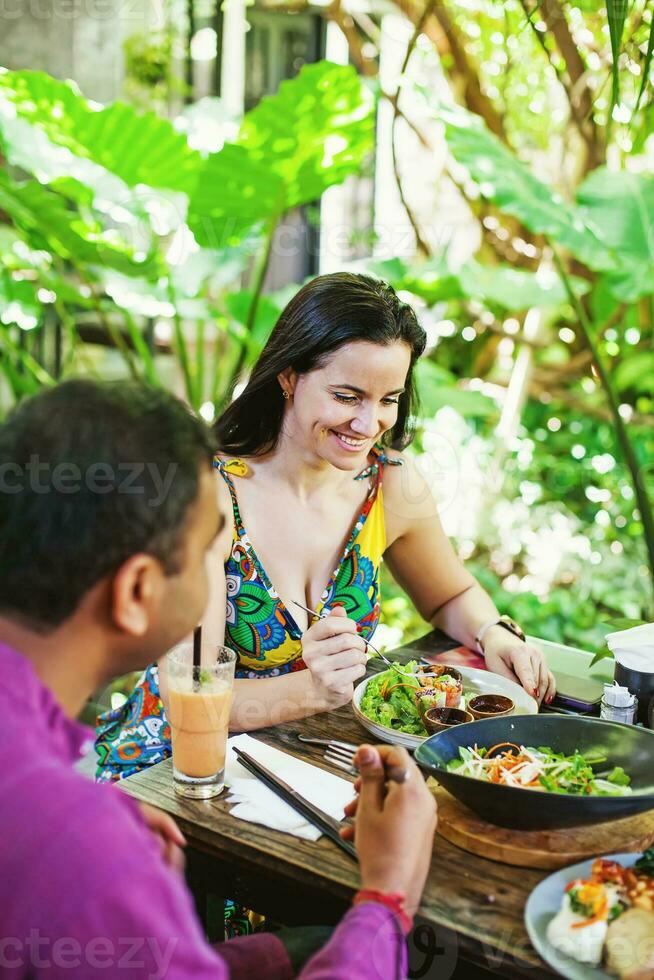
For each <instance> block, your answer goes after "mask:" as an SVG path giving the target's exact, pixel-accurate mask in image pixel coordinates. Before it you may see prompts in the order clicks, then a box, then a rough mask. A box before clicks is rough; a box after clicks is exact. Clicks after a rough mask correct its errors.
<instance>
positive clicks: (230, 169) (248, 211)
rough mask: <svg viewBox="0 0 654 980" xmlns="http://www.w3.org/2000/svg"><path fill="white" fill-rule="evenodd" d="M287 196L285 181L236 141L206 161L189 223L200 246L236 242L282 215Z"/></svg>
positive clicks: (214, 247)
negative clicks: (264, 223) (266, 220)
mask: <svg viewBox="0 0 654 980" xmlns="http://www.w3.org/2000/svg"><path fill="white" fill-rule="evenodd" d="M285 201H286V196H285V192H284V185H283V182H282V180H281V179H280V178H279V177H277V176H276V175H275V174H273V173H271V172H270V170H269V169H268V168H267V167H265V166H264V165H263V164H261V163H259V162H257V161H256V160H254V159H253V158H252V157H251V156H250V154H249V153H248V152H247V150H246V149H245V148H244V147H242V146H237V145H235V144H233V143H228V144H226V145H225V146H224V147H223V149H222V150H221V151H220V152H219V153H213V154H212V155H211V156H210V157H209V159H208V160H207V161H206V163H205V165H204V167H203V169H202V171H201V172H200V179H199V181H198V184H197V187H196V189H195V192H194V194H193V196H192V197H191V200H190V202H189V212H188V223H189V226H190V228H191V231H192V232H193V234H194V235H195V238H196V240H197V241H198V243H199V244H200V245H203V246H204V247H206V248H211V249H222V248H225V247H226V246H228V245H236V244H237V243H238V242H240V241H241V239H242V238H243V236H244V235H245V233H246V232H248V231H249V230H250V229H251V228H256V227H257V226H258V225H260V224H261V222H263V221H265V219H268V220H270V219H271V218H272V217H273V216H277V215H281V214H282V213H283V212H284V210H285Z"/></svg>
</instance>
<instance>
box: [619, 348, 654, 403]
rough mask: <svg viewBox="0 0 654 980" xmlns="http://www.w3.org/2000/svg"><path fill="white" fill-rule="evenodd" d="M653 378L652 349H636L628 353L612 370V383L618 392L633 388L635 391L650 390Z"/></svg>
mask: <svg viewBox="0 0 654 980" xmlns="http://www.w3.org/2000/svg"><path fill="white" fill-rule="evenodd" d="M653 378H654V351H636V352H635V353H633V354H630V355H629V357H627V358H626V359H625V360H624V361H622V363H621V364H618V366H617V368H616V369H615V371H614V372H613V383H614V384H615V387H616V388H617V390H618V391H619V392H624V391H628V390H629V389H633V390H634V391H635V392H637V393H643V394H647V393H648V392H651V391H652V379H653Z"/></svg>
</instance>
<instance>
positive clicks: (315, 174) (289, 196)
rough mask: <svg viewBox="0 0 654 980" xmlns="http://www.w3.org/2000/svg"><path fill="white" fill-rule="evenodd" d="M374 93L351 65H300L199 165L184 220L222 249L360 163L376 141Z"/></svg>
mask: <svg viewBox="0 0 654 980" xmlns="http://www.w3.org/2000/svg"><path fill="white" fill-rule="evenodd" d="M373 134H374V113H373V104H372V99H371V98H370V96H369V95H368V92H367V90H366V89H365V87H364V86H363V84H362V82H361V80H360V78H359V77H358V76H357V74H356V72H355V70H354V69H353V68H351V67H346V66H345V67H344V66H342V65H334V64H331V63H330V62H327V61H321V62H318V63H316V64H313V65H305V67H304V68H303V69H302V70H301V72H300V73H299V75H298V76H297V77H296V78H294V79H292V80H290V81H286V82H282V84H281V85H280V88H279V91H278V93H277V94H276V95H274V96H269V97H267V98H264V99H262V100H261V102H260V103H259V104H258V105H257V106H256V107H255V108H254V109H253V110H252V111H251V112H249V113H248V114H247V115H246V116H245V119H244V120H243V124H242V126H241V130H240V132H239V135H238V138H237V140H236V143H234V144H227V145H225V146H224V147H223V149H222V150H221V151H220V152H219V153H215V154H212V155H211V156H210V157H209V158H208V160H207V161H206V162H205V164H204V166H203V167H202V169H201V172H200V176H199V180H198V184H197V187H196V190H195V192H194V194H193V195H192V197H191V201H190V205H189V216H188V221H189V224H190V226H191V229H192V230H193V233H194V235H195V237H196V238H197V240H198V242H199V243H200V244H201V245H205V246H208V247H211V248H220V247H222V246H224V245H225V244H229V243H230V242H234V241H237V240H238V239H239V238H240V237H242V235H243V234H244V233H245V232H246V231H248V230H249V229H250V228H253V227H256V226H257V225H259V224H261V223H263V224H265V225H270V224H271V223H274V222H275V221H276V220H277V219H278V218H279V217H281V215H282V214H283V213H284V212H285V211H287V210H288V209H289V208H292V207H296V206H298V205H300V204H306V203H308V202H310V201H313V200H315V199H316V198H318V197H320V195H321V194H322V193H323V191H325V190H326V189H327V188H328V187H330V186H331V185H332V184H337V183H339V182H341V181H342V180H344V179H345V177H347V176H348V175H349V174H351V173H356V172H358V171H359V170H360V168H361V166H362V163H363V161H364V159H365V157H366V155H367V154H368V153H369V152H370V150H371V149H372V146H373Z"/></svg>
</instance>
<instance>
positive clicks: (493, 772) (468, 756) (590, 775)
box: [447, 742, 631, 796]
mask: <svg viewBox="0 0 654 980" xmlns="http://www.w3.org/2000/svg"><path fill="white" fill-rule="evenodd" d="M605 761H606V759H600V758H597V759H595V758H592V759H591V758H589V757H587V756H583V755H582V754H581V753H580V752H575V753H574V754H573V755H563V754H562V753H559V752H554V751H553V749H550V748H545V747H541V748H538V749H535V748H530V747H528V746H525V745H516V744H514V743H513V742H500V743H498V744H497V745H493V746H491V747H490V748H478V746H477V745H473V746H470V747H469V748H464V747H461V748H460V749H459V758H458V759H452V760H451V762H449V763H448V765H447V768H448V770H449V771H450V772H457V773H458V774H459V775H461V776H470V777H471V778H473V779H482V780H484V781H485V782H489V783H498V784H499V785H501V786H514V787H516V788H518V789H535V790H540V791H545V792H549V793H571V794H573V795H576V796H582V795H583V796H586V795H587V796H625V795H627V794H629V793H631V788H630V786H629V783H630V782H631V779H630V777H629V776H628V775H627V773H625V771H624V769H622V768H621V767H620V766H617V767H615V768H614V769H612V770H611V771H610V772H595V771H594V770H593V768H592V767H593V766H597V765H598V764H601V763H602V762H605Z"/></svg>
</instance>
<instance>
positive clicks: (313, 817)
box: [234, 746, 357, 861]
mask: <svg viewBox="0 0 654 980" xmlns="http://www.w3.org/2000/svg"><path fill="white" fill-rule="evenodd" d="M234 754H235V755H236V758H237V759H238V761H239V762H240V764H241V765H242V766H243V767H244V768H245V769H247V770H248V772H251V773H252V775H253V776H256V778H257V779H259V780H261V782H262V783H264V784H265V785H266V786H267V787H268V789H271V790H272V791H273V793H275V795H276V796H279V798H280V799H282V800H284V802H285V803H288V805H289V806H291V807H293V809H294V810H295V811H296V812H297V813H300V814H301V815H302V816H303V817H304V818H305V820H308V821H309V823H311V824H313V826H314V827H317V828H318V830H321V831H322V833H323V834H324V835H325V836H326V837H329V839H330V840H333V841H334V843H335V844H338V846H339V847H340V848H341V850H343V851H345V852H346V853H347V854H349V855H350V857H351V858H354V860H355V861H356V857H357V853H356V851H355V849H354V845H353V844H351V843H350V842H349V841H346V840H343V838H342V837H341V836H340V834H339V829H340V824H339V822H338V821H337V820H334V818H333V817H330V816H329V814H328V813H325V812H324V810H320V809H319V808H318V807H317V806H314V805H313V803H310V802H309V800H307V799H305V798H304V796H302V795H301V794H300V793H298V792H297V791H296V790H294V789H293V787H292V786H289V785H288V783H285V782H284V780H283V779H280V778H279V777H278V776H275V774H274V773H272V772H271V771H270V769H266V767H265V766H263V765H262V764H261V763H260V762H257V760H256V759H254V758H253V757H252V756H251V755H249V754H248V753H247V752H244V751H243V750H242V749H239V748H237V747H236V746H234Z"/></svg>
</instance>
